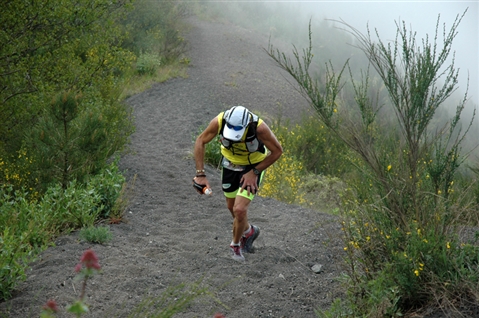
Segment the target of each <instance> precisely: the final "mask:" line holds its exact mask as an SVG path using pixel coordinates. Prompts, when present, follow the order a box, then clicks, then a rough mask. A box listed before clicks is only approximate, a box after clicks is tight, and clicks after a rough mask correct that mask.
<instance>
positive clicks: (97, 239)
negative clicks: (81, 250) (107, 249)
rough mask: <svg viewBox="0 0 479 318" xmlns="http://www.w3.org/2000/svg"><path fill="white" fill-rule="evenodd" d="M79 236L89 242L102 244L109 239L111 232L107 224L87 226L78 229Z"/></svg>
mask: <svg viewBox="0 0 479 318" xmlns="http://www.w3.org/2000/svg"><path fill="white" fill-rule="evenodd" d="M79 236H80V238H81V239H82V240H84V241H87V242H90V243H98V244H103V243H107V242H109V241H111V239H112V234H111V231H110V228H109V227H107V226H89V227H84V228H82V229H81V230H80V233H79Z"/></svg>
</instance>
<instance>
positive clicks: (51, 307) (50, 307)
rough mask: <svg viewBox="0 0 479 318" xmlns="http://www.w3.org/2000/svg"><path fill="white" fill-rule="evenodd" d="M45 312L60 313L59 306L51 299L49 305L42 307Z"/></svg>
mask: <svg viewBox="0 0 479 318" xmlns="http://www.w3.org/2000/svg"><path fill="white" fill-rule="evenodd" d="M42 308H43V310H47V311H51V312H58V306H57V303H56V301H55V300H53V299H50V300H49V301H47V303H46V304H45V305H44V306H43V307H42Z"/></svg>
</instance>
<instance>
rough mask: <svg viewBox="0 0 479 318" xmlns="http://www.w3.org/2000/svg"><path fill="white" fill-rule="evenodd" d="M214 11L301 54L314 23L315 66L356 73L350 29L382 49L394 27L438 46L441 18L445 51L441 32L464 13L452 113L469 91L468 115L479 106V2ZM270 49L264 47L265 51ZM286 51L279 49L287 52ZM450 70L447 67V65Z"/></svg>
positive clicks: (360, 61)
mask: <svg viewBox="0 0 479 318" xmlns="http://www.w3.org/2000/svg"><path fill="white" fill-rule="evenodd" d="M205 4H206V5H207V6H208V7H209V9H210V10H212V11H213V12H216V14H217V15H218V16H219V17H223V18H225V19H227V20H228V21H231V22H234V23H237V24H240V25H242V26H244V27H248V28H254V29H256V30H258V31H260V32H264V33H265V34H269V35H270V37H271V43H272V44H273V46H277V42H275V41H277V40H283V41H284V42H285V43H288V44H290V46H289V47H287V48H286V50H287V51H286V53H288V52H291V49H292V48H293V45H295V46H296V47H297V48H298V50H301V49H302V48H304V47H306V46H307V45H308V42H307V41H308V25H309V21H310V20H311V25H312V34H313V36H312V38H313V49H314V50H315V51H316V52H315V58H316V56H317V58H316V61H315V62H316V63H319V64H324V63H325V62H327V61H328V60H331V61H332V63H333V65H334V66H335V69H336V70H338V68H340V67H341V66H342V65H343V64H344V63H345V62H346V60H347V59H349V60H350V64H351V65H352V66H353V70H356V71H357V70H359V69H366V68H367V60H366V59H365V57H364V54H363V53H362V52H361V51H360V50H359V49H358V48H355V47H354V41H355V40H354V38H353V37H352V36H351V35H350V34H349V33H348V32H347V31H345V29H346V27H345V25H344V24H341V23H338V22H335V20H336V21H343V22H344V23H346V24H348V25H349V26H351V27H353V28H355V29H357V30H359V31H360V32H361V33H363V34H367V30H368V27H369V30H370V32H371V38H372V39H373V40H376V39H377V37H376V34H375V33H376V30H377V32H378V34H379V38H380V39H381V41H383V42H384V43H387V42H388V41H394V39H395V36H396V31H397V27H396V23H399V25H400V26H402V22H403V21H404V22H405V24H406V28H407V31H408V32H409V31H414V32H417V34H416V43H417V44H418V45H421V44H422V39H425V38H426V36H428V37H429V41H430V42H431V41H433V40H434V36H435V32H436V25H437V21H438V17H439V29H438V39H437V43H438V49H440V48H441V45H442V39H443V37H442V35H443V26H444V24H445V30H446V32H449V30H450V28H451V26H452V24H453V23H454V21H455V19H456V18H457V17H458V16H459V17H460V16H461V15H462V14H463V13H464V12H465V11H466V10H467V12H466V14H465V16H464V17H463V19H462V21H461V23H460V24H459V27H458V34H457V36H456V37H455V39H454V41H453V45H452V52H451V54H450V57H449V60H448V61H449V62H448V64H450V62H451V61H452V57H453V53H454V52H455V68H459V82H458V85H457V92H456V93H455V94H454V95H453V96H452V97H451V98H450V99H449V100H448V101H447V103H448V105H446V106H448V108H449V105H450V107H451V108H452V109H454V108H455V106H456V105H457V104H458V103H459V102H460V101H461V99H462V98H463V96H464V93H465V91H466V89H467V85H468V82H467V81H468V78H469V90H468V99H469V101H468V103H467V107H466V112H465V113H466V114H467V113H470V111H471V109H475V108H477V105H478V104H479V81H478V77H479V49H478V47H479V5H478V4H479V2H478V1H220V2H216V1H206V2H205ZM266 45H267V43H265V46H266ZM284 48H285V47H284V46H283V47H281V49H282V50H283V49H284ZM288 50H289V51H288ZM446 66H447V65H446Z"/></svg>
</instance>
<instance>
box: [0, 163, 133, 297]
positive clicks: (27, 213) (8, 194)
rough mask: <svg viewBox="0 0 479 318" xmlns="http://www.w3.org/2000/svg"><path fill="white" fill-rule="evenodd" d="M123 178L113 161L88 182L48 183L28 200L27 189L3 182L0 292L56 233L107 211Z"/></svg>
mask: <svg viewBox="0 0 479 318" xmlns="http://www.w3.org/2000/svg"><path fill="white" fill-rule="evenodd" d="M123 180H124V179H123V176H122V175H121V174H120V173H119V171H118V167H117V166H116V162H113V163H112V164H111V165H110V167H108V169H105V170H103V171H102V173H100V174H98V175H97V176H95V177H94V178H92V182H91V183H89V184H88V185H82V184H80V183H78V182H76V181H72V182H70V184H69V185H68V187H67V188H66V189H63V188H62V186H61V185H59V184H58V185H56V186H52V187H50V188H48V190H47V191H46V192H45V194H44V195H43V196H42V197H41V198H40V199H39V200H38V201H36V200H31V199H30V197H29V194H28V192H26V191H21V190H17V191H14V190H13V188H12V187H11V186H10V187H7V186H3V187H1V188H0V247H1V249H0V250H1V252H0V253H1V256H2V257H1V258H0V297H2V299H3V298H7V297H9V296H10V294H11V290H12V289H13V288H15V286H16V284H17V282H18V281H20V280H22V279H24V278H25V270H26V268H27V267H28V263H29V262H30V261H32V260H33V259H34V257H35V256H36V255H37V253H38V252H40V251H41V250H43V249H45V248H46V247H47V246H48V245H49V244H50V242H52V240H53V239H54V238H55V237H56V236H58V235H59V234H61V233H68V232H69V231H71V230H74V229H79V228H89V227H92V226H93V225H94V223H95V222H96V221H97V220H98V219H99V218H100V217H101V216H102V213H103V215H105V213H106V212H105V211H111V209H112V206H114V204H115V202H116V201H117V200H118V193H119V192H120V190H121V186H122V182H123ZM103 203H105V204H107V205H108V209H106V208H104V204H103ZM112 204H113V205H112ZM102 231H103V230H99V238H98V240H105V239H107V237H108V234H106V233H103V232H102ZM93 233H94V234H98V233H96V232H93Z"/></svg>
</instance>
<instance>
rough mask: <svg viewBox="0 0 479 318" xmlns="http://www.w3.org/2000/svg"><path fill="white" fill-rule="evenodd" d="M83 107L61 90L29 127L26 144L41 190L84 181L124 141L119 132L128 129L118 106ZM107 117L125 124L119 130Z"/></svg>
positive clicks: (125, 132)
mask: <svg viewBox="0 0 479 318" xmlns="http://www.w3.org/2000/svg"><path fill="white" fill-rule="evenodd" d="M84 103H85V104H86V102H84ZM82 106H83V105H82V101H81V99H80V97H79V96H74V95H72V94H71V93H64V94H62V95H60V96H58V97H57V98H56V99H55V100H54V101H53V102H52V105H51V107H50V108H49V110H48V112H45V114H44V115H43V116H42V117H41V118H40V119H39V121H38V123H37V125H35V126H34V127H33V128H32V130H31V133H30V136H29V138H28V139H27V145H28V148H29V149H31V151H32V152H33V154H32V156H33V157H34V158H35V160H34V161H33V169H34V172H35V176H36V178H37V180H38V182H39V185H40V186H42V188H41V189H44V188H46V187H47V186H48V185H49V184H52V183H57V182H58V183H60V184H61V185H62V187H63V188H64V189H65V188H66V187H67V186H68V183H69V182H70V181H73V180H79V181H85V179H86V178H87V177H88V176H89V175H91V174H94V173H95V172H97V171H99V170H100V169H101V168H102V167H103V166H104V165H105V163H106V160H107V159H108V158H109V157H110V156H111V155H112V154H114V153H115V152H116V151H118V150H119V147H121V144H123V143H125V142H126V139H125V138H124V137H122V135H123V134H129V131H131V128H130V125H129V123H128V120H127V118H126V117H125V116H124V113H121V110H120V109H117V110H114V111H113V110H112V109H110V110H111V111H112V113H103V112H102V111H101V110H99V111H95V112H93V111H92V107H88V108H87V109H85V108H84V107H82ZM116 112H120V113H116ZM113 113H116V114H113ZM110 118H111V119H118V121H120V122H123V123H125V125H126V126H125V127H124V128H121V129H118V128H117V127H118V126H117V124H118V123H115V122H113V121H109V120H108V119H110ZM122 118H123V120H121V119H122ZM110 123H113V124H110ZM115 132H116V133H117V134H115ZM122 132H123V134H122Z"/></svg>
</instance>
